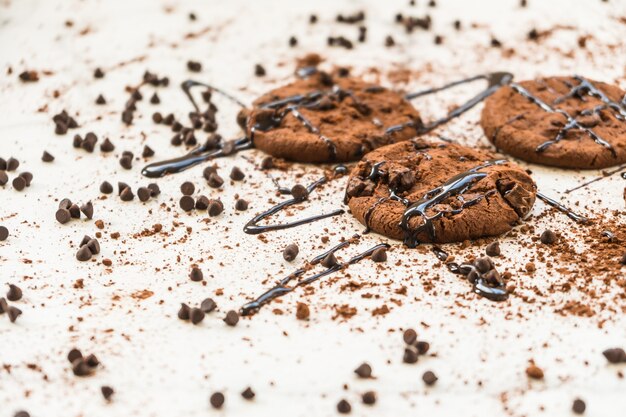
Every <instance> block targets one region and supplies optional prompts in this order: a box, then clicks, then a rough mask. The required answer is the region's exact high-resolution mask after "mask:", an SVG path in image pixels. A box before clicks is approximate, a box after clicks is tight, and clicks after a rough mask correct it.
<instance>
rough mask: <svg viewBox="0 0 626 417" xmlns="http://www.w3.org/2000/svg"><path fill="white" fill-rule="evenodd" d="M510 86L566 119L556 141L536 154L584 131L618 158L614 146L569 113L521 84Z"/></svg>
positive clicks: (544, 145)
mask: <svg viewBox="0 0 626 417" xmlns="http://www.w3.org/2000/svg"><path fill="white" fill-rule="evenodd" d="M510 86H511V88H512V89H513V91H514V92H516V93H518V94H520V95H522V96H523V97H525V98H526V99H528V100H529V101H530V102H532V103H534V104H536V105H537V106H538V107H539V108H541V109H542V110H544V111H546V112H548V113H558V114H561V115H563V116H564V117H565V119H566V123H565V125H564V126H563V127H561V128H560V129H559V132H558V133H557V135H556V137H555V138H554V139H551V140H547V141H545V142H544V143H542V144H540V145H539V146H537V148H536V149H535V151H536V152H543V151H545V150H546V149H547V148H548V147H550V146H551V145H553V144H555V143H558V142H560V141H561V140H562V139H564V138H565V136H566V135H567V133H568V132H569V131H570V130H572V129H578V130H582V131H583V132H585V133H586V134H587V135H588V136H589V137H590V138H591V139H593V141H594V142H596V143H597V144H598V145H601V146H603V147H605V148H606V149H608V150H609V151H610V152H611V154H612V155H613V156H614V157H617V153H616V152H615V149H614V148H613V146H611V144H610V143H609V142H607V141H606V140H604V139H602V138H601V137H600V136H598V135H597V134H596V133H595V132H594V131H593V130H591V129H589V128H587V127H584V126H582V125H581V124H580V123H579V122H578V121H577V120H576V119H575V118H574V117H572V116H570V114H569V113H567V112H566V111H565V110H562V109H558V108H553V107H552V106H550V105H549V104H547V103H546V102H544V101H543V100H541V99H540V98H539V97H537V96H534V95H533V94H532V93H530V91H528V90H526V89H525V88H524V87H522V86H521V85H519V84H516V83H511V84H510ZM575 88H576V87H574V89H575ZM572 91H573V90H572ZM563 97H567V95H566V96H563Z"/></svg>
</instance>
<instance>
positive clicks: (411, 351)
mask: <svg viewBox="0 0 626 417" xmlns="http://www.w3.org/2000/svg"><path fill="white" fill-rule="evenodd" d="M417 359H418V355H417V350H416V349H415V348H414V347H413V346H408V347H406V348H405V349H404V356H403V357H402V361H403V362H404V363H415V362H417Z"/></svg>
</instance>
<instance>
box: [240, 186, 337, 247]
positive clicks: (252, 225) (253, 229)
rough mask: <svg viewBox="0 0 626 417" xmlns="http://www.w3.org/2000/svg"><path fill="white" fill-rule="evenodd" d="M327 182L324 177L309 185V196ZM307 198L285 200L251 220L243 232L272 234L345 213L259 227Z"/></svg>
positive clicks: (321, 215)
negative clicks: (261, 223) (267, 219)
mask: <svg viewBox="0 0 626 417" xmlns="http://www.w3.org/2000/svg"><path fill="white" fill-rule="evenodd" d="M326 181H327V179H326V177H325V176H324V177H322V178H320V179H319V180H317V181H315V182H314V183H313V184H311V185H309V186H308V187H307V190H308V194H311V193H312V192H313V191H314V190H315V189H316V188H317V187H318V186H320V185H321V184H324V183H325V182H326ZM305 200H306V198H292V199H290V200H285V201H283V202H282V203H279V204H276V205H275V206H273V207H271V208H269V209H268V210H266V211H264V212H262V213H260V214H257V215H256V216H255V217H253V218H252V220H250V221H249V222H248V223H246V225H245V226H244V228H243V231H244V232H245V233H247V234H249V235H258V234H259V233H264V232H270V231H273V230H283V229H289V228H292V227H296V226H300V225H303V224H307V223H312V222H314V221H317V220H322V219H325V218H328V217H333V216H338V215H340V214H343V213H344V210H343V209H337V210H334V211H331V212H330V213H326V214H319V215H316V216H311V217H307V218H304V219H300V220H296V221H293V222H290V223H282V224H268V225H258V224H257V223H259V222H260V221H261V220H264V219H265V218H267V217H269V216H271V215H273V214H275V213H277V212H279V211H281V210H283V209H285V208H287V207H289V206H293V205H294V204H297V203H300V202H303V201H305Z"/></svg>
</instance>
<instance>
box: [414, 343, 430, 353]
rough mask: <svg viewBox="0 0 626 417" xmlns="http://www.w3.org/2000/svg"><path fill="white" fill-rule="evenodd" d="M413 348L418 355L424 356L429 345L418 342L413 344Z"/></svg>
mask: <svg viewBox="0 0 626 417" xmlns="http://www.w3.org/2000/svg"><path fill="white" fill-rule="evenodd" d="M415 348H416V349H417V353H418V354H420V355H425V354H426V352H428V349H430V344H429V343H428V342H424V341H419V342H416V343H415Z"/></svg>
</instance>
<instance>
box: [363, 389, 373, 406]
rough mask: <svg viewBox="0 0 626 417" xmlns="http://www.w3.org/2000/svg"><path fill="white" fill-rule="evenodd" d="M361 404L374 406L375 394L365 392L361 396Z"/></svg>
mask: <svg viewBox="0 0 626 417" xmlns="http://www.w3.org/2000/svg"><path fill="white" fill-rule="evenodd" d="M361 400H363V404H366V405H373V404H376V393H375V392H374V391H367V392H365V393H363V395H362V396H361Z"/></svg>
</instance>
